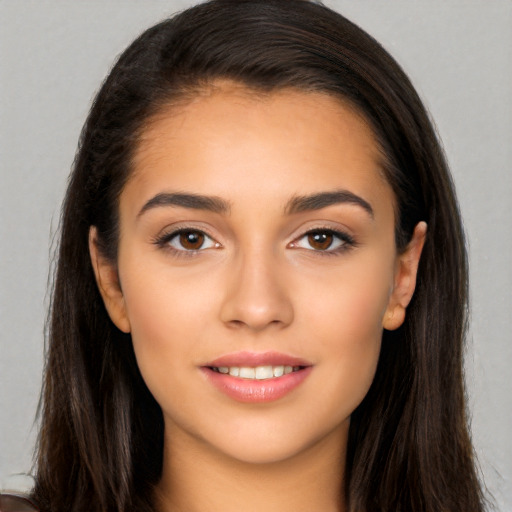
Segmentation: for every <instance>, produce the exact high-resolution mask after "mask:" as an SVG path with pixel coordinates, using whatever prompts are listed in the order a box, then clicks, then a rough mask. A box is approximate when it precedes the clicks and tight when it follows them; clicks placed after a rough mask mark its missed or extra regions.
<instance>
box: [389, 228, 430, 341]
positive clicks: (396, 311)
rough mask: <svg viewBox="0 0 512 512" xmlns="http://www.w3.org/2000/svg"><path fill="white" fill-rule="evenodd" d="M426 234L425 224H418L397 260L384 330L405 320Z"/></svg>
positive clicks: (392, 328) (399, 324) (390, 328)
mask: <svg viewBox="0 0 512 512" xmlns="http://www.w3.org/2000/svg"><path fill="white" fill-rule="evenodd" d="M426 234H427V224H426V223H425V222H419V223H418V224H417V225H416V227H415V228H414V233H413V235H412V238H411V241H410V242H409V244H408V245H407V247H406V249H405V251H404V252H403V253H402V254H400V255H399V256H398V258H397V268H396V271H395V280H394V286H393V291H392V293H391V296H390V299H389V303H388V307H387V310H386V313H385V315H384V319H383V322H382V326H383V327H384V329H387V330H389V331H392V330H395V329H398V328H399V327H400V326H401V325H402V324H403V322H404V320H405V312H406V308H407V306H408V305H409V302H410V301H411V299H412V296H413V293H414V290H415V288H416V276H417V273H418V265H419V262H420V257H421V252H422V250H423V245H424V244H425V237H426Z"/></svg>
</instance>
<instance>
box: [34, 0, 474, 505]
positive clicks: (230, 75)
mask: <svg viewBox="0 0 512 512" xmlns="http://www.w3.org/2000/svg"><path fill="white" fill-rule="evenodd" d="M219 78H227V79H231V80H234V81H237V82H239V83H242V84H244V85H246V86H247V87H249V88H252V89H254V90H255V91H265V92H272V91H274V90H279V89H282V88H296V89H299V90H305V91H321V92H325V93H329V94H331V95H333V96H335V97H339V98H341V99H343V100H344V101H348V102H350V103H351V104H352V105H353V106H355V107H356V108H357V109H358V111H359V112H360V113H361V114H362V115H363V116H364V117H365V118H366V120H367V121H368V122H369V123H370V125H371V126H372V127H373V130H374V132H375V135H376V137H377V140H378V142H379V144H380V147H381V151H382V154H383V156H384V157H385V169H384V171H385V174H386V178H387V180H388V181H389V183H390V184H391V186H392V188H393V190H394V193H395V196H396V201H397V221H396V243H397V247H398V249H402V248H404V247H405V245H406V244H407V242H408V241H409V240H410V238H411V235H412V232H413V229H414V226H415V225H416V224H417V223H418V222H419V221H421V220H424V221H426V222H427V223H428V236H427V241H426V244H425V247H424V251H423V255H422V259H421V262H420V268H419V274H418V282H417V288H416V292H415V295H414V297H413V300H412V302H411V304H410V306H409V307H408V310H407V317H406V321H405V323H404V325H403V326H402V327H401V328H399V329H398V330H397V331H393V332H384V335H383V343H382V350H381V356H380V361H379V365H378V368H377V373H376V376H375V380H374V382H373V385H372V387H371V389H370V391H369V393H368V395H367V396H366V398H365V399H364V401H363V402H362V403H361V404H360V406H359V407H358V408H357V410H356V411H355V412H354V413H353V415H352V419H351V424H350V433H349V446H348V457H347V466H346V479H345V480H346V481H345V484H346V496H347V499H348V508H349V510H350V511H364V512H371V511H379V512H391V511H393V512H396V511H403V512H415V511H430V512H432V511H451V512H455V511H459V512H470V511H475V512H476V511H481V510H483V498H482V494H481V490H480V485H479V483H478V479H477V476H476V472H475V468H474V461H473V451H472V447H471V443H470V439H469V435H468V429H467V418H466V411H465V400H464V386H463V373H462V356H463V342H464V333H465V327H466V314H467V268H466V267H467V265H466V253H465V244H464V236H463V231H462V227H461V221H460V216H459V211H458V206H457V202H456V199H455V194H454V190H453V184H452V181H451V178H450V174H449V172H448V169H447V166H446V163H445V159H444V157H443V153H442V151H441V149H440V146H439V143H438V141H437V138H436V134H435V132H434V130H433V128H432V125H431V122H430V121H429V118H428V115H427V113H426V111H425V108H424V107H423V105H422V103H421V101H420V99H419V98H418V95H417V93H416V92H415V90H414V88H413V87H412V85H411V83H410V81H409V79H408V78H407V76H406V75H405V74H404V73H403V71H402V70H401V68H400V67H399V66H398V64H397V63H396V62H395V61H394V60H393V59H392V57H391V56H390V55H389V54H388V53H387V52H386V51H385V50H384V49H383V48H382V47H381V46H380V45H379V44H378V43H377V42H376V41H375V40H374V39H373V38H372V37H371V36H369V35H368V34H366V33H365V32H364V31H363V30H361V29H360V28H359V27H357V26H356V25H354V24H353V23H351V22H350V21H348V20H347V19H345V18H344V17H342V16H341V15H339V14H337V13H335V12H334V11H332V10H329V9H328V8H326V7H324V6H322V5H319V4H316V3H312V2H308V1H303V0H287V1H282V0H214V1H211V2H208V3H205V4H201V5H199V6H196V7H194V8H191V9H188V10H186V11H184V12H183V13H181V14H179V15H177V16H175V17H174V18H172V19H169V20H166V21H163V22H162V23H160V24H158V25H156V26H154V27H152V28H150V29H149V30H147V31H146V32H145V33H143V34H142V35H141V36H140V37H139V38H138V39H137V40H136V41H135V42H134V43H132V45H131V46H130V47H129V48H128V49H127V50H126V51H125V52H124V53H123V54H122V55H121V57H120V58H119V60H118V62H117V63H116V65H115V66H114V68H113V69H112V71H111V73H110V74H109V76H108V77H107V79H106V81H105V83H104V84H103V86H102V88H101V90H100V91H99V93H98V95H97V97H96V99H95V101H94V104H93V106H92V109H91V112H90V114H89V117H88V119H87V121H86V124H85V126H84V129H83V132H82V135H81V139H80V144H79V150H78V153H77V156H76V161H75V165H74V169H73V172H72V174H71V178H70V182H69V187H68V191H67V195H66V199H65V202H64V206H63V211H62V223H61V240H60V248H59V255H58V264H57V268H56V277H55V285H54V291H53V301H52V308H51V320H50V323H49V346H48V360H47V366H46V376H45V386H44V393H43V408H42V427H41V435H40V440H39V451H38V466H37V475H36V485H35V488H34V491H33V497H34V499H35V500H37V502H38V503H39V505H40V506H41V509H42V511H45V512H50V511H51V512H61V511H69V512H81V511H83V512H86V511H87V512H90V511H91V510H94V511H100V510H101V511H105V512H106V511H109V512H110V511H118V512H121V511H126V510H151V503H152V489H153V487H154V485H155V484H156V483H157V482H158V479H159V477H160V472H161V464H162V449H163V420H162V413H161V410H160V408H159V406H158V404H157V403H156V402H155V400H154V398H153V397H152V396H151V394H150V393H149V391H148V389H147V388H146V386H145V384H144V382H143V380H142V378H141V375H140V373H139V370H138V368H137V364H136V361H135V357H134V353H133V349H132V344H131V339H130V336H129V335H126V334H123V333H122V332H120V331H119V330H118V329H117V328H116V327H115V326H114V325H113V324H112V322H111V321H110V319H109V317H108V315H107V312H106V310H105V308H104V305H103V302H102V300H101V297H100V295H99V292H98V290H97V287H96V283H95V279H94V275H93V271H92V267H91V263H90V259H89V252H88V232H89V228H90V226H92V225H94V226H96V227H97V230H98V236H99V243H100V248H101V250H102V251H103V253H104V254H105V255H107V256H108V257H110V258H111V259H112V260H113V261H115V259H116V253H117V238H118V231H117V228H118V198H119V195H120V193H121V191H122V190H123V186H124V184H125V183H126V180H127V179H128V177H129V175H130V172H131V160H132V155H133V152H134V149H135V147H136V145H137V141H138V138H139V136H140V134H141V132H142V131H143V130H144V127H145V125H146V124H147V122H148V120H149V119H150V118H151V117H152V116H154V115H155V114H156V113H158V112H159V111H160V110H161V109H162V107H163V106H166V105H168V104H170V103H172V102H173V101H177V100H180V99H182V98H184V97H185V98H186V97H188V96H189V95H190V94H194V91H197V90H200V89H202V88H204V87H207V86H208V85H209V84H211V83H212V82H213V81H214V80H216V79H219ZM170 115H172V109H171V114H170ZM226 492H228V490H226Z"/></svg>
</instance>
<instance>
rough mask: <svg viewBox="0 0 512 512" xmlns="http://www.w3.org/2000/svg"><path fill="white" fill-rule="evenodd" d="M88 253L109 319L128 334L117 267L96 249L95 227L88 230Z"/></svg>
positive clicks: (128, 327)
mask: <svg viewBox="0 0 512 512" xmlns="http://www.w3.org/2000/svg"><path fill="white" fill-rule="evenodd" d="M89 253H90V255H91V262H92V268H93V269H94V275H95V276H96V283H97V285H98V289H99V291H100V294H101V296H102V298H103V302H104V304H105V307H106V309H107V312H108V314H109V316H110V319H111V320H112V322H114V324H115V325H116V326H117V328H118V329H120V330H121V331H123V332H126V333H128V332H130V321H129V320H128V315H127V313H126V304H125V301H124V296H123V291H122V289H121V284H120V282H119V276H118V273H117V266H116V264H115V263H114V262H112V261H111V260H109V259H108V258H105V256H103V255H102V254H101V251H100V250H99V248H98V233H97V230H96V227H95V226H91V228H90V229H89Z"/></svg>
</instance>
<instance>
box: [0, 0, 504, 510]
mask: <svg viewBox="0 0 512 512" xmlns="http://www.w3.org/2000/svg"><path fill="white" fill-rule="evenodd" d="M190 3H191V2H190V1H177V0H174V1H157V0H152V1H150V0H146V1H142V0H139V1H127V0H124V1H120V0H116V1H114V0H111V1H109V2H100V1H81V2H69V1H57V0H47V1H45V2H41V1H28V0H3V1H2V0H0V325H1V334H0V346H1V350H0V488H4V489H5V488H15V487H17V488H19V487H26V486H28V485H30V481H29V480H28V479H27V478H22V477H20V476H16V474H17V473H23V472H27V471H29V470H30V466H31V451H32V447H33V443H34V438H35V432H36V430H37V428H36V427H35V426H34V423H33V421H34V413H35V410H36V406H37V402H38V393H39V388H40V383H41V369H42V362H43V357H42V353H43V324H44V319H45V307H46V304H47V302H48V298H47V295H46V290H47V275H48V260H49V255H50V254H51V249H50V245H51V239H52V235H53V234H54V233H55V231H56V229H57V225H58V218H59V207H60V201H61V198H62V195H63V191H64V187H65V182H66V177H67V174H68V171H69V168H70V165H71V162H72V160H73V156H74V152H75V148H76V142H77V139H78V134H79V131H80V128H81V125H82V123H83V121H84V119H85V116H86V113H87V110H88V107H89V104H90V101H91V99H92V97H93V94H94V92H95V91H96V90H97V89H98V86H99V84H100V82H101V80H102V78H103V77H104V75H105V74H106V72H107V70H108V69H109V67H110V65H111V63H112V61H113V59H114V57H115V56H116V55H117V54H118V53H119V52H120V51H122V49H123V48H124V47H125V46H126V45H127V44H128V43H129V42H130V41H131V40H132V39H133V38H134V37H135V36H136V35H138V34H139V33H140V32H141V31H142V30H143V29H144V28H146V27H148V26H150V25H151V24H153V23H155V22H156V21H158V20H160V19H161V18H163V17H165V16H167V15H168V14H170V13H172V12H175V11H176V10H179V9H181V8H182V7H184V6H186V5H189V4H190ZM326 3H327V5H330V6H332V7H334V8H335V9H338V10H339V11H340V12H342V13H344V14H345V15H347V17H349V18H351V19H352V20H353V21H355V22H356V23H358V24H360V25H361V26H362V27H363V28H365V29H366V30H368V31H369V32H370V33H371V34H372V35H374V36H375V37H376V38H377V39H378V40H380V41H381V42H382V43H383V44H384V46H385V47H386V48H387V49H388V50H390V52H391V53H392V54H393V55H394V56H395V57H396V58H397V59H398V61H399V62H400V63H401V64H402V65H403V67H404V68H405V70H406V71H407V72H408V73H409V75H410V76H411V78H412V80H413V82H414V83H415V84H416V86H417V88H418V91H419V92H420V94H421V96H422V97H423V98H424V100H425V102H426V104H427V105H428V107H429V109H430V111H431V113H432V116H433V118H434V119H435V121H436V123H437V127H438V130H439V133H440V135H441V138H442V140H443V142H444V146H445V149H446V152H447V155H448V159H449V162H450V164H451V167H452V171H453V174H454V177H455V182H456V185H457V188H458V193H459V199H460V203H461V208H462V213H463V216H464V219H465V225H466V229H467V235H468V239H469V249H470V264H471V286H472V324H471V331H470V337H469V348H468V353H467V360H466V373H467V382H468V391H469V402H470V406H471V410H472V417H473V420H472V431H473V439H474V443H475V446H476V451H477V454H478V458H479V461H480V466H481V468H482V471H483V473H484V476H485V481H486V484H487V486H488V488H489V489H490V491H491V492H492V493H493V494H494V497H495V500H496V503H497V506H498V509H499V510H501V511H503V512H506V511H512V464H511V455H512V449H511V445H512V443H511V438H512V436H511V433H512V407H511V402H512V400H511V391H512V386H511V383H512V382H511V381H512V379H511V374H512V371H511V368H510V366H511V364H512V357H511V355H512V354H511V353H512V344H511V341H512V335H511V332H512V318H511V317H512V315H511V314H510V313H511V311H510V306H511V304H512V301H511V298H512V265H511V261H510V260H511V258H510V256H511V253H512V251H511V249H512V229H511V228H512V215H511V213H510V207H511V206H512V199H511V198H512V175H511V169H510V164H511V162H512V101H511V100H512V29H511V27H512V2H511V1H510V0H501V1H499V0H480V1H471V0H457V1H455V0H450V1H446V0H428V1H427V0H422V1H416V2H411V1H410V0H401V1H400V0H387V1H384V0H380V1H369V0H368V1H359V2H356V1H345V0H338V1H336V0H331V1H327V2H326Z"/></svg>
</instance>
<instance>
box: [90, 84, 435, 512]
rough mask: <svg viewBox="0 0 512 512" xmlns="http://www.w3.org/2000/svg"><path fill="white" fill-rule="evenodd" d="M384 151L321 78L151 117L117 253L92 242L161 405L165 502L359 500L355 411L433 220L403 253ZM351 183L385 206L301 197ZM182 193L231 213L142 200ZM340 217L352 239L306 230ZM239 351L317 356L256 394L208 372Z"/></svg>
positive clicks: (410, 287) (215, 98) (121, 323)
mask: <svg viewBox="0 0 512 512" xmlns="http://www.w3.org/2000/svg"><path fill="white" fill-rule="evenodd" d="M379 158H380V157H379V151H378V149H377V146H376V142H375V139H374V136H373V133H372V131H371V129H370V128H369V126H368V125H367V123H366V122H365V121H364V119H362V117H361V116H360V115H358V113H357V112H355V111H354V110H353V109H352V108H351V107H349V106H348V105H346V104H343V103H342V102H340V100H339V99H335V98H332V97H330V96H328V95H324V94H320V93H305V92H300V91H294V90H283V91H279V92H274V93H271V94H269V95H261V94H258V95H256V94H255V93H253V92H251V91H248V90H247V89H245V88H244V87H242V86H239V85H237V84H233V83H229V82H218V83H217V84H215V87H212V88H211V90H208V91H206V92H204V94H200V95H198V96H197V97H196V98H194V99H193V100H192V101H190V102H188V103H187V104H185V105H181V106H179V107H176V106H174V107H169V109H167V110H165V111H162V112H161V113H160V114H159V115H158V116H157V117H155V118H154V119H153V120H152V122H150V123H149V124H148V126H147V128H146V130H145V132H144V134H143V136H142V139H141V142H140V145H139V147H138V149H137V152H136V155H135V159H134V173H133V175H132V176H131V178H130V180H129V181H128V183H127V185H126V186H125V189H124V190H123V192H122V194H121V197H120V242H119V257H118V261H117V262H116V264H113V263H112V262H110V261H108V260H106V259H105V258H103V257H102V255H101V254H100V253H99V252H98V250H97V244H96V232H95V229H94V228H92V229H91V236H90V248H91V257H92V261H93V266H94V268H95V272H96V277H97V281H98V285H99V288H100V291H101V293H102V296H103V298H104V301H105V305H106V307H107V310H108V312H109V314H110V316H111V318H112V320H113V322H114V323H115V324H116V325H117V326H118V327H119V329H121V330H122V331H124V332H130V333H131V335H132V339H133V344H134V348H135V353H136V356H137V361H138V364H139V367H140V370H141V373H142V375H143V377H144V379H145V381H146V383H147V385H148V387H149V389H150V390H151V392H152V393H153V395H154V396H155V398H156V400H157V402H158V403H159V404H160V406H161V407H162V410H163V414H164V421H165V446H164V466H163V475H162V480H161V482H160V485H159V488H158V490H157V491H158V498H159V504H160V509H161V510H169V511H171V510H172V511H178V510H187V511H200V510H201V511H204V510H209V511H211V512H214V511H216V510H222V511H223V512H229V511H235V510H236V511H237V512H238V511H240V510H244V511H245V512H250V511H256V510H258V511H259V510H261V509H262V506H264V509H265V510H266V511H274V510H275V511H277V510H279V511H280V512H283V511H286V510H294V511H302V510H304V511H306V510H308V511H311V510H322V511H340V510H344V497H343V496H342V495H341V493H340V489H342V488H343V485H342V481H343V471H344V460H345V453H346V444H347V433H348V427H349V423H350V415H351V413H352V412H353V411H354V409H355V408H356V407H357V406H358V404H359V403H360V402H361V401H362V399H363V398H364V396H365V395H366V393H367V391H368V389H369V387H370V385H371V382H372V380H373V377H374V374H375V369H376V365H377V361H378V357H379V351H380V344H381V336H382V330H383V329H396V328H397V327H399V326H400V325H401V324H402V322H403V319H404V316H405V310H406V307H407V305H408V303H409V301H410V299H411V297H412V294H413V291H414V286H415V280H416V270H417V265H418V261H419V257H420V254H421V249H422V246H423V241H424V237H425V231H426V225H425V224H424V223H420V224H418V226H417V227H416V230H415V232H414V235H413V238H412V240H411V242H410V244H409V245H408V247H407V248H406V250H405V251H403V252H401V253H400V254H398V253H397V250H396V247H395V242H394V225H395V216H394V199H395V198H394V195H393V192H392V190H391V188H390V186H389V184H388V183H387V182H386V181H385V179H384V177H383V174H382V169H381V165H380V160H379ZM339 190H344V191H348V192H350V193H351V194H354V195H357V196H358V197H360V198H362V199H363V200H364V201H366V202H367V203H368V204H369V205H370V206H371V209H372V213H371V214H370V213H369V212H368V211H367V210H366V209H365V208H364V207H363V206H361V205H360V204H356V203H354V202H341V203H336V204H332V205H329V206H326V207H324V208H321V209H317V210H305V211H299V212H295V213H289V212H287V211H286V206H287V205H289V204H290V200H292V199H293V198H296V197H297V196H306V195H310V194H314V193H319V192H332V191H339ZM175 192H180V193H189V194H201V195H206V196H213V197H215V198H220V199H222V200H223V201H224V202H226V203H227V204H228V206H229V211H225V212H213V211H208V210H203V209H196V208H188V207H184V206H174V205H156V206H155V205H153V207H146V209H144V205H146V204H147V203H148V201H150V200H151V199H152V198H154V197H155V196H156V195H158V194H162V193H175ZM183 228H186V229H189V230H190V231H192V232H195V233H197V232H198V231H200V232H205V233H206V234H207V235H208V237H207V238H205V243H204V245H203V246H201V250H196V251H190V250H187V249H186V248H185V247H184V246H183V245H180V239H179V237H177V236H175V237H174V238H171V239H169V237H170V236H172V235H171V233H173V232H174V231H176V230H177V229H183ZM326 229H330V230H335V231H340V232H342V233H345V234H347V235H348V236H349V237H350V238H351V239H352V240H353V242H354V243H353V244H352V243H348V242H347V241H346V240H345V241H343V240H340V239H338V238H336V237H334V238H333V239H332V240H333V245H332V246H331V247H329V248H327V249H325V248H324V246H321V247H320V248H318V246H317V245H312V238H311V237H308V232H311V230H323V232H324V234H325V233H326V231H325V230H326ZM162 235H167V239H166V240H165V241H164V242H162V241H161V240H160V242H158V243H156V240H157V239H159V238H160V239H161V238H162ZM327 235H329V232H327ZM329 236H330V235H329ZM240 350H246V351H252V352H265V351H270V350H271V351H278V352H282V353H285V354H289V355H293V356H295V357H300V358H302V359H305V360H307V361H309V362H310V363H311V364H312V366H313V369H312V371H311V373H310V375H309V376H308V377H307V378H306V379H305V380H304V382H302V384H301V385H300V386H298V387H297V388H296V389H294V390H293V391H292V392H291V393H289V394H288V395H286V396H285V397H283V398H281V399H279V400H276V401H273V402H268V403H261V404H253V403H249V404H248V403H241V402H239V401H236V400H233V399H232V398H229V397H227V396H226V395H224V394H223V393H221V392H220V391H219V390H218V389H216V388H215V387H213V386H212V385H211V384H210V383H209V381H208V380H207V379H206V378H205V377H204V374H203V373H202V371H201V366H202V365H204V364H206V362H208V361H212V360H214V359H215V358H217V357H220V356H222V355H224V354H228V353H232V352H237V351H240ZM319 475H321V478H319V477H318V476H319Z"/></svg>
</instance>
